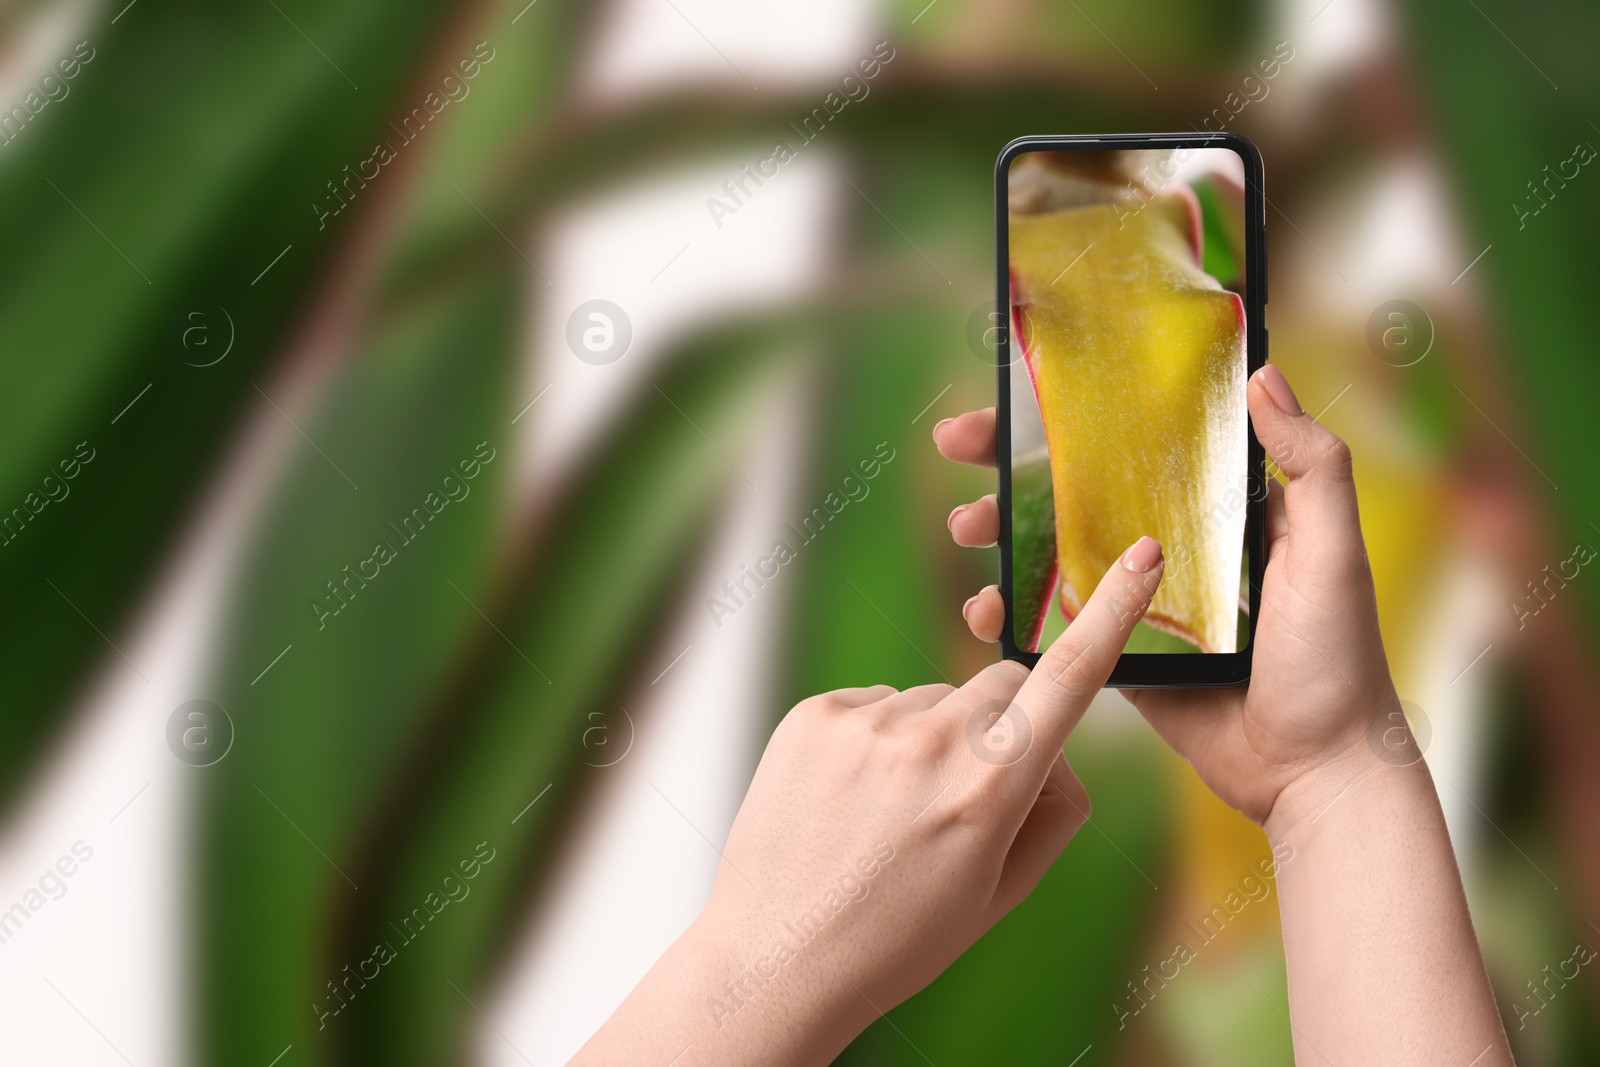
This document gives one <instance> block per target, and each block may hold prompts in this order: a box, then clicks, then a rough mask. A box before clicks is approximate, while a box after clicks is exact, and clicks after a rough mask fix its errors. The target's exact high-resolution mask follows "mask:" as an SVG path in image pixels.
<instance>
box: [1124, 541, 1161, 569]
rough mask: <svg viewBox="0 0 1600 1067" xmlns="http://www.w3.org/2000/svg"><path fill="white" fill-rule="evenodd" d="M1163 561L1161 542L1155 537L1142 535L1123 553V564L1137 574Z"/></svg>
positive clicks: (1153, 567)
mask: <svg viewBox="0 0 1600 1067" xmlns="http://www.w3.org/2000/svg"><path fill="white" fill-rule="evenodd" d="M1162 562H1163V556H1162V551H1161V542H1160V541H1157V540H1156V539H1155V538H1154V537H1149V536H1145V537H1141V538H1139V540H1137V541H1135V542H1134V543H1133V544H1132V545H1130V546H1129V547H1128V550H1127V551H1126V552H1124V553H1123V554H1122V565H1123V566H1124V567H1126V568H1127V569H1128V570H1130V571H1132V572H1133V573H1135V574H1145V573H1147V572H1149V571H1151V570H1154V569H1155V568H1156V567H1157V566H1159V565H1160V564H1161V563H1162Z"/></svg>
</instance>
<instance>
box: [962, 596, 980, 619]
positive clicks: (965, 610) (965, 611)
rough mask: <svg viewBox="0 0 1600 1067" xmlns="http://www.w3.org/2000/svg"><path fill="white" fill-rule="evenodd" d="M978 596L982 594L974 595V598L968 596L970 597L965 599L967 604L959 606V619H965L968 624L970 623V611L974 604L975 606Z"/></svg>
mask: <svg viewBox="0 0 1600 1067" xmlns="http://www.w3.org/2000/svg"><path fill="white" fill-rule="evenodd" d="M979 596H982V594H981V593H979V594H976V595H974V596H970V597H968V598H967V602H966V603H965V604H963V605H961V617H962V618H963V619H966V620H967V621H968V622H971V621H972V619H971V617H970V613H971V611H972V605H974V604H976V603H977V602H978V597H979Z"/></svg>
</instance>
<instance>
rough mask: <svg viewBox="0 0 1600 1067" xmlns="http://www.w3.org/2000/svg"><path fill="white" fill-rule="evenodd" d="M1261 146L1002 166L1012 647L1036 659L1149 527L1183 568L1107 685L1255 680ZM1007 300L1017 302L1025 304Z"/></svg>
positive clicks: (1197, 143)
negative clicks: (1253, 412) (1253, 397)
mask: <svg viewBox="0 0 1600 1067" xmlns="http://www.w3.org/2000/svg"><path fill="white" fill-rule="evenodd" d="M1262 181H1263V167H1262V161H1261V153H1260V152H1259V151H1257V150H1256V147H1255V145H1254V144H1252V143H1251V142H1250V141H1249V140H1247V139H1246V138H1244V137H1241V136H1239V135H1237V134H1232V133H1218V134H1210V133H1190V134H1116V135H1094V136H1040V137H1023V138H1020V139H1018V140H1015V141H1012V142H1011V143H1010V144H1008V145H1006V147H1005V149H1004V150H1003V151H1002V152H1001V153H1000V159H999V161H998V163H997V164H996V166H995V266H996V269H995V307H996V312H997V313H996V315H995V323H994V325H995V327H996V328H995V329H994V330H993V331H992V334H993V336H994V337H995V339H996V343H995V351H994V355H995V364H996V371H997V377H998V383H997V384H998V402H997V404H996V422H995V444H996V459H997V460H998V465H999V474H1000V489H999V505H1000V589H1001V592H1002V594H1003V596H1004V598H1005V603H1006V623H1005V629H1004V631H1003V632H1002V634H1001V638H1000V644H1001V650H1002V654H1003V655H1004V656H1005V657H1006V658H1007V659H1016V660H1021V661H1022V662H1024V663H1027V664H1028V665H1030V666H1031V665H1032V664H1033V663H1035V662H1036V661H1037V660H1038V657H1039V650H1040V649H1042V648H1044V647H1047V646H1048V645H1049V643H1050V642H1051V641H1053V640H1054V639H1055V637H1057V636H1058V635H1059V634H1060V633H1062V632H1064V631H1065V630H1066V629H1067V628H1068V627H1070V626H1071V625H1072V620H1073V619H1074V618H1075V617H1076V616H1077V615H1078V613H1079V612H1080V611H1081V610H1082V609H1083V606H1084V602H1085V601H1086V600H1087V599H1088V598H1089V594H1090V593H1092V592H1093V591H1094V587H1095V585H1096V584H1097V583H1098V582H1099V580H1100V578H1101V576H1102V575H1104V574H1105V572H1106V570H1107V569H1108V568H1109V567H1110V566H1111V565H1112V563H1114V562H1115V561H1116V560H1117V558H1118V557H1119V556H1120V555H1121V553H1122V552H1123V551H1124V550H1125V549H1126V548H1127V547H1128V546H1129V545H1131V544H1133V542H1134V541H1136V540H1138V538H1139V537H1140V536H1141V535H1145V534H1148V535H1149V536H1151V537H1154V538H1155V539H1156V540H1158V541H1160V542H1161V545H1162V548H1163V550H1164V554H1165V558H1166V570H1165V573H1164V574H1163V576H1162V581H1161V587H1160V589H1159V590H1158V591H1157V592H1156V595H1155V598H1154V600H1153V601H1152V602H1151V605H1150V609H1149V611H1148V612H1147V613H1146V614H1145V617H1144V618H1143V619H1142V620H1140V621H1138V622H1137V623H1135V624H1134V625H1133V627H1132V630H1131V633H1130V635H1129V638H1128V644H1127V647H1126V649H1125V651H1124V652H1123V655H1122V657H1121V658H1120V659H1119V660H1118V661H1117V666H1116V668H1115V670H1113V671H1112V674H1111V678H1110V681H1109V683H1108V684H1109V685H1112V686H1115V687H1119V688H1146V687H1150V688H1154V687H1180V686H1226V685H1242V684H1244V683H1245V682H1247V681H1248V680H1249V678H1250V652H1251V647H1252V644H1253V638H1254V632H1255V620H1256V618H1257V617H1258V614H1259V611H1260V606H1261V579H1262V573H1263V571H1264V569H1265V567H1266V553H1265V547H1264V540H1263V538H1264V533H1263V517H1264V513H1265V501H1266V493H1267V482H1266V477H1267V473H1266V469H1265V465H1264V462H1263V453H1262V449H1261V445H1260V443H1259V442H1258V441H1257V440H1256V437H1255V433H1254V431H1253V430H1252V429H1251V426H1250V414H1249V411H1248V410H1247V409H1246V407H1245V384H1246V382H1247V380H1248V379H1249V376H1250V374H1251V373H1252V372H1254V371H1255V370H1256V368H1258V367H1260V366H1261V365H1262V364H1263V363H1265V362H1266V359H1267V330H1266V323H1265V321H1264V309H1265V307H1266V303H1267V290H1266V260H1265V256H1266V236H1265V226H1266V216H1265V209H1266V196H1265V192H1264V190H1263V184H1262ZM1007 309H1008V310H1007Z"/></svg>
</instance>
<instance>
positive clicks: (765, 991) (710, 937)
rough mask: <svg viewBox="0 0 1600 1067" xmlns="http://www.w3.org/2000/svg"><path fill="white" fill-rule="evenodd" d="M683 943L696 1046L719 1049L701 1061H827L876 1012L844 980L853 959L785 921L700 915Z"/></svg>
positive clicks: (787, 1063) (841, 1048)
mask: <svg viewBox="0 0 1600 1067" xmlns="http://www.w3.org/2000/svg"><path fill="white" fill-rule="evenodd" d="M680 948H681V951H682V968H683V973H684V974H685V977H686V979H687V981H686V983H685V987H686V988H687V989H689V990H692V991H693V992H692V993H691V994H690V996H689V1000H690V1003H689V1004H688V1005H687V1007H688V1009H689V1011H690V1013H691V1014H692V1016H693V1017H694V1018H695V1020H696V1022H695V1028H696V1030H697V1032H698V1033H699V1034H700V1035H701V1037H700V1038H697V1039H696V1040H695V1046H696V1048H697V1049H699V1048H704V1049H706V1050H708V1051H710V1050H720V1054H716V1053H713V1054H712V1056H711V1058H710V1059H708V1060H705V1061H703V1062H714V1063H722V1062H727V1063H748V1062H753V1061H755V1060H759V1061H760V1062H762V1063H769V1064H778V1065H801V1064H821V1063H828V1062H831V1061H832V1059H833V1058H834V1057H835V1056H837V1055H838V1053H839V1052H840V1051H842V1050H843V1049H844V1047H845V1046H846V1045H847V1044H849V1043H850V1041H851V1040H853V1039H854V1038H855V1037H856V1036H857V1035H858V1034H859V1033H860V1032H861V1031H862V1030H864V1029H866V1027H867V1025H868V1024H869V1023H871V1022H872V1020H873V1019H874V1018H875V1017H876V1014H875V1013H874V1012H873V1011H872V1010H871V1008H870V1006H869V1005H868V1004H867V1003H866V1002H865V1001H864V1000H863V999H862V997H861V995H860V994H859V993H858V992H856V991H855V990H853V989H852V987H851V986H850V984H849V982H848V981H847V980H846V979H845V977H844V972H845V970H846V967H847V965H848V961H847V960H841V959H838V958H832V954H827V955H828V956H829V958H823V957H822V955H821V954H819V953H818V951H817V947H816V946H810V945H804V944H800V943H797V942H796V941H795V939H794V938H793V937H792V936H789V935H788V934H787V933H786V932H785V931H784V930H783V929H782V927H781V924H780V926H779V928H778V929H776V930H766V929H762V928H761V927H760V924H746V923H742V922H728V921H723V920H719V919H718V918H714V917H712V916H710V915H706V914H702V915H701V916H700V917H699V918H698V919H696V920H695V922H694V924H693V925H692V926H691V927H690V928H689V929H688V930H687V931H685V933H684V935H683V937H681V938H680V939H679V943H678V944H677V945H675V946H674V950H675V951H677V950H678V949H680ZM702 1039H703V1040H702Z"/></svg>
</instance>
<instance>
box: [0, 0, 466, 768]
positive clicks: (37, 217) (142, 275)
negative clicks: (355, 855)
mask: <svg viewBox="0 0 1600 1067" xmlns="http://www.w3.org/2000/svg"><path fill="white" fill-rule="evenodd" d="M449 13H450V9H449V8H448V6H447V5H443V4H439V3H418V2H411V3H402V4H393V3H379V2H376V0H356V2H353V3H349V4H343V5H339V6H338V7H337V8H334V7H326V8H312V7H308V6H307V5H305V4H303V3H287V2H286V3H285V4H284V11H283V13H281V14H280V13H279V12H278V11H275V10H274V9H273V7H272V6H271V5H261V6H259V7H258V6H253V5H246V6H245V7H240V8H234V7H229V6H218V5H211V4H202V3H178V4H153V5H151V4H146V5H140V6H139V7H136V8H133V9H132V10H130V11H127V12H125V13H124V16H125V17H122V18H120V19H119V20H118V21H117V23H116V24H115V25H111V24H110V23H108V22H105V21H102V20H99V19H97V20H95V21H94V22H93V23H92V24H91V25H90V26H89V27H88V28H87V29H86V30H85V31H84V38H85V39H86V40H87V41H88V42H89V44H90V48H91V49H92V50H93V58H92V59H91V60H90V61H89V62H88V63H86V64H83V65H82V68H81V70H80V71H79V73H78V75H77V76H76V78H75V79H73V80H72V81H71V82H70V83H68V84H70V85H71V91H70V95H68V96H66V97H65V98H63V99H61V100H60V101H59V102H57V103H55V104H53V105H51V106H50V107H48V108H47V109H46V110H44V111H42V112H40V114H39V115H38V116H37V117H36V118H35V119H34V120H33V121H32V122H30V123H29V125H28V126H27V127H26V128H25V129H24V131H23V133H22V134H21V135H20V136H19V137H17V139H16V140H15V141H13V142H11V143H10V144H7V145H5V146H4V147H0V156H3V158H0V232H3V233H4V234H5V235H6V240H7V244H8V246H10V247H11V248H14V249H25V250H30V251H29V254H25V255H23V254H19V255H10V256H6V257H3V258H0V351H4V352H7V353H9V354H11V355H12V356H13V358H11V359H8V360H7V361H6V364H5V369H4V371H3V372H0V373H3V378H0V382H3V384H4V389H3V390H0V395H3V396H4V399H3V400H0V508H3V509H7V510H8V512H9V509H12V508H16V507H25V503H26V501H27V500H28V499H29V494H30V493H31V494H34V495H35V498H42V497H43V496H44V494H45V493H46V491H47V487H46V486H45V484H44V482H43V479H44V478H45V477H46V476H47V475H52V474H55V475H57V476H58V477H59V475H60V473H61V471H60V470H59V464H60V463H61V461H63V460H68V459H70V458H71V457H72V456H73V455H74V452H75V448H76V446H77V445H78V444H79V443H80V442H85V443H86V444H87V448H88V449H90V450H92V452H93V455H94V459H93V462H92V463H90V464H88V465H87V466H84V467H83V468H82V469H81V471H80V472H79V473H78V476H77V477H76V478H75V479H74V480H72V481H71V482H70V483H68V488H69V489H70V493H69V494H68V495H66V496H64V497H63V498H62V499H61V500H60V501H59V502H58V503H55V504H50V505H47V506H44V507H42V508H41V509H40V510H39V513H38V514H37V515H36V516H32V517H30V519H29V520H28V521H27V522H26V523H25V524H21V528H20V532H18V533H15V534H14V535H13V536H12V537H11V538H10V539H8V540H5V541H4V547H3V550H0V601H3V602H5V603H7V604H10V605H13V606H14V608H15V610H13V611H10V612H7V613H6V615H5V618H4V620H3V621H0V673H4V674H5V676H6V677H7V678H9V679H10V680H11V682H10V688H9V694H10V697H11V700H12V703H11V705H10V709H11V713H10V715H9V716H8V729H7V734H6V741H7V743H6V744H5V745H4V746H3V747H0V791H3V792H4V793H5V794H6V795H8V796H11V795H14V794H15V790H16V788H17V786H18V783H19V778H20V776H21V775H22V774H23V773H24V771H25V770H26V769H27V768H28V767H29V766H30V765H31V764H32V763H33V762H34V761H35V760H36V758H37V756H38V753H39V751H40V747H41V745H43V744H44V743H45V741H46V740H47V738H48V737H49V735H50V732H51V729H52V727H53V726H54V725H56V723H57V722H58V721H59V720H60V718H61V715H62V711H63V708H64V704H65V702H66V701H67V700H69V699H70V698H71V697H72V696H73V694H74V693H75V691H77V689H78V688H79V687H81V686H82V685H83V684H84V683H85V681H86V680H87V679H88V678H89V677H91V672H90V670H89V667H90V664H91V663H92V662H93V661H95V660H98V659H100V658H102V657H105V656H107V655H109V654H110V650H109V649H108V647H107V646H108V643H109V642H110V641H114V640H116V639H117V637H118V636H119V634H120V632H121V629H122V627H123V625H124V623H125V622H126V621H127V620H128V618H129V617H130V612H131V609H132V607H133V604H134V602H135V598H136V597H137V596H138V595H139V594H140V593H141V592H142V591H143V589H144V587H145V583H146V582H148V581H149V580H150V577H151V576H152V575H153V574H154V573H156V571H157V570H158V564H159V563H160V562H161V561H163V560H164V558H165V557H166V555H167V553H168V552H170V550H171V538H172V535H173V533H174V532H175V530H176V529H177V528H178V527H179V526H180V524H182V523H183V522H185V521H186V520H187V519H188V518H189V517H190V512H191V508H192V505H193V502H194V500H195V496H196V494H197V492H198V491H199V490H201V489H202V488H203V487H204V486H206V485H207V484H208V483H209V480H210V476H211V475H212V474H213V472H214V470H215V467H216V460H217V457H218V455H219V453H220V452H221V451H222V450H223V447H224V442H225V441H227V439H228V438H229V436H230V435H231V433H232V431H233V430H234V428H235V427H236V426H237V425H238V424H239V422H240V420H241V417H242V415H243V413H244V411H245V410H247V409H246V405H249V408H250V409H252V410H253V409H255V408H256V407H257V406H258V405H260V404H261V398H260V397H259V396H258V395H257V394H256V392H255V391H254V389H252V388H251V383H252V381H259V380H261V379H262V378H263V377H264V376H265V371H266V369H267V365H268V364H269V362H270V361H271V359H272V357H273V356H274V355H275V354H277V353H278V352H280V351H281V350H282V345H283V342H284V340H285V338H286V337H287V336H288V334H289V331H290V329H292V328H293V327H294V326H295V325H296V323H297V321H298V320H299V315H298V309H300V308H301V307H302V305H304V304H305V303H306V302H307V301H308V300H310V299H313V298H315V297H316V296H317V295H318V289H317V282H318V280H319V279H321V278H322V277H323V275H324V274H325V272H326V270H327V268H328V263H329V258H330V255H331V252H332V250H333V248H334V244H335V241H336V236H335V234H336V231H338V230H340V227H333V226H330V227H328V228H327V229H325V230H319V229H318V228H317V224H316V223H317V219H316V215H315V212H314V211H313V209H312V207H311V205H312V203H313V202H314V201H316V200H318V199H319V198H320V197H321V196H323V195H325V193H326V190H325V183H326V182H328V181H331V180H332V179H334V178H336V177H339V176H340V174H341V168H342V167H343V166H344V165H345V164H347V163H351V162H353V161H354V160H356V159H358V158H361V156H362V155H364V154H365V153H364V152H361V151H360V150H359V148H358V146H366V145H368V144H370V140H371V137H372V134H373V132H374V131H375V130H377V129H379V128H381V127H382V126H383V125H384V120H385V119H387V117H388V113H389V111H390V109H391V108H392V107H393V106H394V104H395V101H396V100H397V99H400V98H403V97H404V96H405V95H406V93H408V92H409V91H410V89H411V78H412V72H413V71H414V69H415V67H416V65H417V63H418V60H419V59H420V57H421V56H423V55H424V54H425V53H426V52H427V51H428V50H429V49H431V48H432V47H433V39H434V37H435V36H436V35H437V34H438V33H439V32H440V30H441V27H442V26H444V25H445V22H446V19H447V18H448V17H449ZM288 16H292V17H293V19H294V23H295V25H291V24H290V23H289V21H288ZM296 26H298V27H299V29H297V28H296ZM302 30H303V31H304V32H305V33H306V34H308V35H309V36H311V37H312V38H313V39H315V40H316V41H317V42H318V45H317V46H316V47H314V46H312V45H310V44H308V43H307V40H306V38H305V37H302V36H301V32H300V31H302ZM318 48H320V50H321V51H322V52H323V53H325V54H326V55H327V56H328V57H330V58H324V56H322V55H319V54H318V51H317V49H318ZM335 58H336V60H337V65H338V67H340V68H342V69H343V71H344V73H342V74H341V73H340V71H339V70H336V69H335V67H334V64H335ZM346 76H348V77H350V78H352V79H354V80H355V81H356V84H358V85H360V86H361V87H362V88H361V89H360V91H357V90H356V89H354V88H352V87H351V85H350V84H349V82H347V81H346V80H345V79H346ZM407 106H409V104H408V105H407ZM368 206H370V205H366V204H364V205H363V209H366V208H367V207H368ZM343 221H344V222H345V224H346V225H345V227H344V228H343V229H344V230H345V231H348V228H349V224H351V223H354V222H355V220H354V219H345V220H343ZM285 249H288V250H287V251H285ZM280 253H282V254H283V258H282V259H281V260H277V261H276V262H275V257H278V256H279V254H280ZM269 264H273V265H272V267H271V269H270V270H267V269H266V268H268V266H269ZM258 272H262V273H258ZM219 309H220V311H221V313H219ZM192 311H200V312H203V313H205V315H206V318H205V319H204V320H203V321H204V322H205V323H206V327H207V329H208V330H209V331H210V336H211V339H212V343H213V346H214V347H211V348H207V349H205V350H204V351H203V353H197V352H195V351H190V350H186V349H185V348H184V344H183V338H184V336H185V330H187V329H189V328H190V327H191V326H193V325H195V321H196V320H193V319H191V318H189V317H188V313H189V312H192ZM225 335H231V336H232V337H233V345H232V351H231V352H230V353H229V354H228V356H227V358H226V359H225V360H223V361H222V362H220V363H217V364H216V365H215V366H210V367H203V368H200V367H195V366H192V365H189V364H193V363H198V362H202V361H204V360H209V359H211V358H213V353H215V352H217V351H220V350H221V346H222V337H223V336H225ZM191 337H192V338H193V337H194V335H191ZM186 360H187V361H188V363H186V362H185V361H186ZM12 514H14V513H12ZM52 583H53V585H54V586H55V588H52ZM102 634H104V635H105V636H102ZM109 662H113V663H117V661H116V660H114V659H113V660H110V661H109ZM117 669H120V664H119V665H118V668H117ZM133 669H138V668H137V667H134V668H133Z"/></svg>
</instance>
